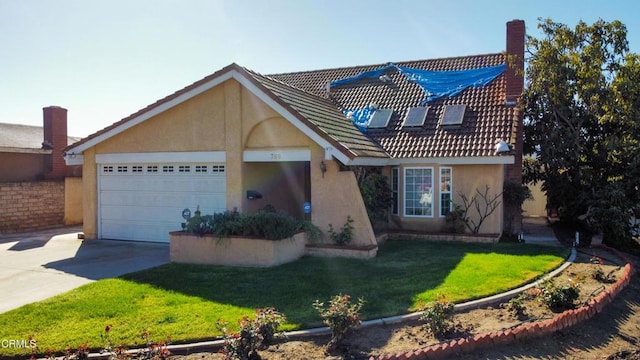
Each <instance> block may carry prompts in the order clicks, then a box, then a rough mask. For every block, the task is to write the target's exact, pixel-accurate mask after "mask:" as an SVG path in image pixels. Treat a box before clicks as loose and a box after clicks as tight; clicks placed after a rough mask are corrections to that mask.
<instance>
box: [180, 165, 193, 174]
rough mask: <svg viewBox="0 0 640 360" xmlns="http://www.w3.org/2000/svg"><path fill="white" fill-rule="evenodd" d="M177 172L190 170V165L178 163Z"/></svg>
mask: <svg viewBox="0 0 640 360" xmlns="http://www.w3.org/2000/svg"><path fill="white" fill-rule="evenodd" d="M178 172H181V173H188V172H191V166H190V165H180V166H178Z"/></svg>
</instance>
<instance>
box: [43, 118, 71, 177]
mask: <svg viewBox="0 0 640 360" xmlns="http://www.w3.org/2000/svg"><path fill="white" fill-rule="evenodd" d="M42 112H43V123H44V124H43V125H44V142H43V143H42V146H43V148H50V149H52V153H51V155H50V156H49V157H48V159H47V165H46V166H47V168H46V171H45V178H46V179H52V180H53V179H63V178H64V177H65V173H66V171H67V164H66V163H65V161H64V157H63V156H62V150H63V149H64V148H65V147H67V109H65V108H61V107H59V106H48V107H45V108H43V109H42Z"/></svg>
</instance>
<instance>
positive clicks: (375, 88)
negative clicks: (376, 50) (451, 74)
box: [67, 54, 518, 158]
mask: <svg viewBox="0 0 640 360" xmlns="http://www.w3.org/2000/svg"><path fill="white" fill-rule="evenodd" d="M504 63H505V57H504V55H503V54H488V55H477V56H466V57H456V58H445V59H433V60H419V61H407V62H397V63H395V64H396V65H400V66H404V67H410V68H415V69H425V70H438V71H445V70H464V69H474V68H482V67H487V66H495V65H500V64H504ZM385 65H387V64H374V65H367V66H355V67H345V68H336V69H325V70H315V71H302V72H294V73H284V74H272V75H262V74H259V73H256V72H253V71H250V70H247V69H245V68H242V67H240V66H238V65H236V64H231V65H229V66H227V67H225V68H223V69H221V70H219V71H217V72H216V73H214V74H211V75H209V76H207V77H205V78H203V79H201V80H199V81H197V82H195V83H193V84H191V85H189V86H187V87H185V88H183V89H181V90H178V91H176V92H175V93H173V94H171V95H169V96H167V97H165V98H163V99H160V100H158V101H157V102H155V103H153V104H151V105H149V106H147V107H145V108H144V109H141V110H140V111H138V112H136V113H134V114H132V115H130V116H128V117H126V118H124V119H122V120H120V121H118V122H116V123H114V124H112V125H110V126H108V127H107V128H105V129H102V130H100V131H98V132H96V133H95V134H92V135H90V136H88V137H87V138H84V139H82V140H80V141H79V142H77V143H75V144H73V145H72V146H69V147H67V150H69V149H71V148H75V147H77V146H79V145H81V144H83V143H86V142H88V141H89V140H91V139H94V138H97V137H100V136H102V135H108V134H109V133H110V131H111V130H114V129H115V130H117V128H119V127H121V126H122V125H124V124H125V123H127V122H129V121H131V120H133V119H135V118H136V117H138V116H141V115H143V114H145V113H147V112H150V111H151V110H154V109H156V108H158V107H159V106H161V105H163V104H165V103H168V102H170V101H172V100H173V99H176V98H178V97H180V96H182V95H184V94H187V93H188V92H190V91H191V90H193V89H197V88H199V87H200V86H203V85H206V84H207V83H209V82H210V81H214V80H215V79H216V78H218V77H221V76H223V75H225V74H226V73H228V72H230V71H237V72H239V73H240V74H241V75H242V76H244V77H246V78H247V79H248V80H249V81H251V82H252V83H254V84H255V85H256V86H258V87H260V88H262V89H263V90H266V93H267V95H268V96H270V97H271V98H272V99H274V101H277V102H278V103H280V104H282V105H283V106H284V107H286V108H289V109H290V110H293V113H294V114H295V116H297V117H298V118H300V120H301V121H303V122H304V123H306V124H307V125H310V127H311V128H312V129H313V130H314V131H316V132H318V133H319V134H321V135H322V136H323V137H324V138H326V139H327V140H328V141H330V142H332V143H334V144H336V145H337V147H338V148H339V150H340V151H342V152H343V153H345V154H347V155H348V157H349V158H354V157H358V156H363V157H375V158H385V157H393V158H416V157H418V158H421V157H422V158H435V157H479V156H480V157H482V156H494V155H495V153H494V152H495V145H496V143H497V142H498V141H500V140H506V141H507V142H509V143H514V142H515V128H516V124H517V122H518V110H517V108H516V107H508V106H505V90H504V89H505V75H504V74H502V75H500V76H498V77H497V78H496V79H495V80H494V81H493V82H491V83H490V84H489V85H487V86H485V87H480V88H471V89H467V90H465V91H463V92H462V93H461V94H459V95H458V96H455V97H452V98H444V99H439V100H436V101H434V102H431V103H429V106H430V109H429V111H428V114H427V118H426V121H425V124H424V126H422V127H420V128H417V129H415V128H414V129H411V131H408V130H407V129H402V121H403V119H404V117H405V115H406V113H407V111H408V109H409V108H411V107H415V106H418V105H419V104H420V102H421V101H422V100H423V99H424V98H425V94H424V92H423V90H422V89H421V88H420V87H419V86H418V85H416V84H413V83H410V82H408V81H407V80H406V78H405V77H404V75H402V74H400V73H399V72H398V71H397V70H396V69H390V70H388V71H387V72H386V73H385V74H386V75H388V76H389V77H390V78H391V81H390V82H386V83H384V82H382V81H380V80H379V79H362V80H360V81H357V82H355V83H352V84H348V85H342V86H337V87H333V88H331V92H330V96H329V95H328V94H327V91H326V88H327V84H328V83H329V82H331V81H333V80H338V79H343V78H347V77H351V76H355V75H358V74H360V73H362V72H364V71H369V70H377V69H379V68H381V67H383V66H385ZM372 103H375V104H377V105H378V107H379V108H381V109H393V110H394V112H393V115H392V117H391V120H390V122H389V125H388V126H387V127H386V128H383V129H369V130H368V132H367V133H366V134H363V133H362V132H360V131H359V130H358V129H357V128H356V127H355V126H354V125H353V124H351V122H350V121H349V120H348V119H347V118H346V117H345V116H344V115H343V113H342V110H343V109H358V108H363V107H365V106H367V105H369V104H372ZM448 104H466V105H467V111H466V114H465V118H464V121H463V124H462V126H460V127H459V128H456V129H451V128H449V129H443V128H441V127H440V126H439V125H438V123H439V119H440V116H441V114H442V112H443V110H444V106H445V105H448Z"/></svg>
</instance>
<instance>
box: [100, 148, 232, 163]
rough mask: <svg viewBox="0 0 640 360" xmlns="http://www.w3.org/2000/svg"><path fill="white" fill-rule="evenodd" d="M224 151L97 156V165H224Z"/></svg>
mask: <svg viewBox="0 0 640 360" xmlns="http://www.w3.org/2000/svg"><path fill="white" fill-rule="evenodd" d="M225 161H226V153H225V152H224V151H185V152H150V153H115V154H97V155H96V164H134V163H141V164H149V163H181V162H182V163H224V162H225Z"/></svg>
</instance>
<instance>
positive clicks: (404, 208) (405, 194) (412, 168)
mask: <svg viewBox="0 0 640 360" xmlns="http://www.w3.org/2000/svg"><path fill="white" fill-rule="evenodd" d="M407 170H429V171H431V184H427V185H430V188H431V206H430V207H426V208H427V209H429V210H430V211H429V212H430V215H407V200H408V196H407V189H408V185H409V183H408V182H407ZM434 177H435V176H434V169H433V167H432V166H415V167H405V168H404V171H403V180H404V182H403V192H402V193H403V204H402V205H403V206H402V211H403V214H404V216H405V217H409V218H433V217H434V215H433V214H434V203H435V202H434V200H435V199H434V196H435V191H434V189H433V185H434V184H433V183H434Z"/></svg>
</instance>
